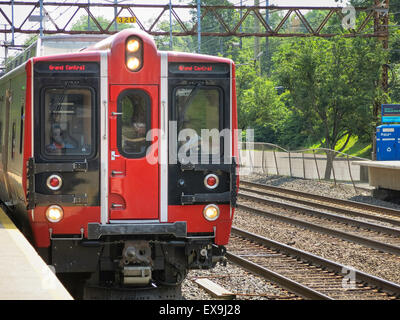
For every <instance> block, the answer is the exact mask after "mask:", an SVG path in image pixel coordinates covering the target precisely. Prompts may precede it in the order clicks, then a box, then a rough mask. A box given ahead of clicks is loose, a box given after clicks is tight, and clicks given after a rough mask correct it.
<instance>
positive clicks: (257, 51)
mask: <svg viewBox="0 0 400 320" xmlns="http://www.w3.org/2000/svg"><path fill="white" fill-rule="evenodd" d="M259 5H260V0H254V6H255V7H258V6H259ZM254 33H260V23H259V20H258V17H257V15H255V14H254ZM259 54H260V38H259V37H254V60H255V62H254V64H255V65H256V63H257V61H256V60H257V59H259V58H260V56H259ZM257 69H258V68H257ZM256 72H257V74H259V72H258V70H256Z"/></svg>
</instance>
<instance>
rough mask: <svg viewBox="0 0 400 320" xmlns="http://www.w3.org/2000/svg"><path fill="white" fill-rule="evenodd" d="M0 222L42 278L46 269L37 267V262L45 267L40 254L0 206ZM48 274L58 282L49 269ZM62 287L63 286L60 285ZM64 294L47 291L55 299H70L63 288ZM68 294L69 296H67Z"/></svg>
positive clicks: (56, 291) (57, 291)
mask: <svg viewBox="0 0 400 320" xmlns="http://www.w3.org/2000/svg"><path fill="white" fill-rule="evenodd" d="M0 223H1V224H2V225H3V226H4V228H5V230H6V232H7V233H8V234H9V235H10V237H11V238H12V239H13V240H14V243H15V244H16V245H17V246H18V248H19V249H20V251H21V252H22V253H23V254H24V255H25V257H26V258H27V260H28V261H29V263H30V265H31V266H32V267H33V269H34V270H35V272H36V273H37V274H38V275H39V278H43V275H44V272H43V271H44V270H45V271H47V270H46V269H44V270H43V268H42V269H40V268H39V267H38V264H41V265H44V266H46V268H48V267H47V265H46V264H45V262H44V261H43V260H42V258H40V256H39V255H38V254H37V252H36V251H35V250H34V249H33V248H32V247H31V245H30V244H29V242H28V240H26V239H25V237H24V236H23V235H22V234H21V233H20V232H19V230H18V228H17V227H16V226H15V225H14V223H13V222H12V221H11V219H10V218H9V217H8V216H7V215H6V214H5V212H4V211H3V209H1V208H0ZM48 272H49V276H50V278H52V279H49V280H51V281H56V282H55V283H56V284H59V283H60V282H59V280H58V278H57V277H56V275H55V274H54V273H53V272H52V271H51V270H50V269H49V270H48ZM53 277H54V278H53ZM57 287H58V289H60V286H59V285H56V288H57ZM62 288H63V287H62ZM64 290H65V293H67V295H66V294H63V295H62V294H61V293H60V292H59V290H49V291H48V292H49V293H50V295H51V296H52V297H53V298H54V299H57V300H60V299H61V300H66V299H72V297H71V296H70V295H69V293H68V291H67V290H66V289H65V288H64ZM68 296H69V297H68Z"/></svg>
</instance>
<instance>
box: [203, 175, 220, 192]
mask: <svg viewBox="0 0 400 320" xmlns="http://www.w3.org/2000/svg"><path fill="white" fill-rule="evenodd" d="M218 184H219V179H218V177H217V176H216V175H215V174H209V175H207V176H206V177H205V178H204V185H205V186H206V187H207V188H208V189H215V188H216V187H218Z"/></svg>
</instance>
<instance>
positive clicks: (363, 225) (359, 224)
mask: <svg viewBox="0 0 400 320" xmlns="http://www.w3.org/2000/svg"><path fill="white" fill-rule="evenodd" d="M246 191H247V190H246ZM249 192H252V190H249ZM239 197H240V198H242V199H246V200H250V201H256V202H261V203H263V204H269V205H272V206H276V207H281V208H290V209H293V210H296V211H299V212H302V213H305V214H308V215H313V216H316V217H320V218H323V219H329V220H332V221H337V222H342V223H345V224H347V225H353V226H355V227H359V228H364V229H368V230H374V231H376V232H383V233H386V234H388V235H392V236H395V237H400V230H399V229H394V228H390V227H385V226H381V225H378V224H375V223H370V222H364V221H359V220H355V219H351V218H346V217H343V216H339V215H336V214H332V213H328V212H323V211H317V210H314V209H309V208H305V207H300V206H298V205H294V204H290V203H284V202H279V201H275V200H271V199H264V198H260V197H255V196H252V195H248V194H243V193H241V192H240V193H239ZM285 200H291V199H287V198H285Z"/></svg>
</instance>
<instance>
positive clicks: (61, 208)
mask: <svg viewBox="0 0 400 320" xmlns="http://www.w3.org/2000/svg"><path fill="white" fill-rule="evenodd" d="M67 39H68V38H67ZM67 44H68V41H66V40H64V41H63V42H60V44H59V46H63V45H67ZM0 106H1V109H0V152H1V163H0V196H1V201H2V203H3V204H4V206H6V207H7V211H8V213H9V215H10V216H11V218H12V219H13V220H14V221H15V222H16V223H17V225H18V227H19V228H20V229H21V230H22V231H23V232H24V234H25V235H26V236H27V237H28V238H29V239H30V240H31V241H32V243H33V244H34V246H35V248H36V249H37V251H38V252H39V254H40V255H41V257H42V258H43V259H44V260H45V261H46V262H47V264H49V265H52V266H54V268H55V271H56V273H57V275H59V276H60V278H63V277H64V278H68V275H71V276H77V277H78V275H80V276H82V279H83V278H84V279H85V280H86V288H85V290H86V291H85V292H86V295H87V296H90V292H92V293H93V292H96V293H95V294H94V296H96V295H99V297H102V298H104V297H106V296H107V297H109V296H110V295H113V294H115V292H117V296H115V295H114V296H113V297H120V296H119V295H121V292H124V293H123V294H122V295H123V296H122V297H126V292H129V294H133V293H132V292H138V287H141V288H150V287H151V288H158V289H160V290H164V288H174V290H176V288H179V285H180V283H181V282H182V281H183V279H184V278H185V276H186V274H187V272H188V270H190V269H196V268H212V267H213V266H215V264H216V263H217V262H220V261H223V257H224V253H225V248H224V245H226V244H227V243H228V240H229V236H230V230H231V225H232V219H233V213H234V207H235V203H236V194H237V186H238V168H237V162H238V161H237V159H238V148H237V137H236V136H235V133H236V132H237V130H236V129H237V112H236V91H235V67H234V63H233V62H232V61H231V60H230V59H224V58H219V57H213V56H206V55H198V54H188V53H177V52H162V51H158V50H157V48H156V45H155V42H154V40H153V39H152V37H150V36H149V35H147V34H145V33H143V32H141V31H137V30H134V29H128V30H124V31H121V32H119V33H117V34H115V35H113V36H110V37H108V38H104V39H103V40H101V41H99V42H97V43H96V44H94V45H91V46H89V47H87V48H85V49H83V50H80V51H76V52H73V53H64V54H54V55H44V56H43V55H42V56H41V55H40V54H36V55H35V54H31V55H30V56H28V54H27V55H26V56H25V59H21V61H19V66H18V67H15V68H13V69H12V70H10V71H9V72H7V73H6V74H5V75H3V76H2V77H1V78H0ZM209 132H214V133H215V132H216V133H217V134H216V135H215V134H211V135H210V134H209ZM193 133H194V135H193ZM211 142H212V143H211ZM209 145H210V147H209ZM78 278H79V277H78ZM100 289H101V290H102V291H101V290H100ZM114 289H116V290H114ZM125 289H126V290H125ZM91 290H92V291H91ZM160 290H159V291H158V293H157V294H159V296H160V297H161V295H160V293H159V292H161V291H160ZM165 290H167V289H165ZM100 291H101V292H103V293H104V292H106V295H103V293H101V294H100V293H99V292H100ZM110 292H111V293H110ZM135 294H136V293H135ZM169 294H171V293H169ZM150 297H151V296H150ZM153 297H155V295H153ZM164 298H165V296H164Z"/></svg>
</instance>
